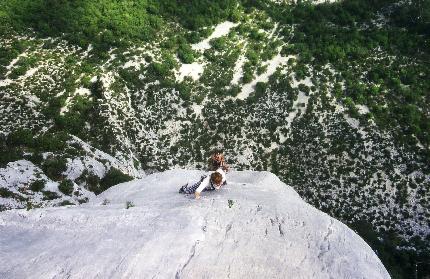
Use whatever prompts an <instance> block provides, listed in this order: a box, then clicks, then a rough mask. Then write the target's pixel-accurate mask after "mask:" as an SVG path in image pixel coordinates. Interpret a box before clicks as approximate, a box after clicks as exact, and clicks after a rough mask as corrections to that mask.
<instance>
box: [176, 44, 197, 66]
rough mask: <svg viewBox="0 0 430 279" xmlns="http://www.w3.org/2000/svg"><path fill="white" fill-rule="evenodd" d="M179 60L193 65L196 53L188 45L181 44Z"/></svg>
mask: <svg viewBox="0 0 430 279" xmlns="http://www.w3.org/2000/svg"><path fill="white" fill-rule="evenodd" d="M178 58H179V60H181V62H182V63H185V64H191V63H193V62H194V52H193V50H192V49H191V47H190V46H189V45H187V44H181V45H180V46H179V49H178Z"/></svg>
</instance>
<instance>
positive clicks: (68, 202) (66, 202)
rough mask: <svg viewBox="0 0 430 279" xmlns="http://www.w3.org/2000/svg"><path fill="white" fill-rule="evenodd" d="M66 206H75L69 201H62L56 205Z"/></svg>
mask: <svg viewBox="0 0 430 279" xmlns="http://www.w3.org/2000/svg"><path fill="white" fill-rule="evenodd" d="M66 205H75V204H74V203H72V202H71V201H69V200H65V201H62V202H60V203H59V204H58V206H66Z"/></svg>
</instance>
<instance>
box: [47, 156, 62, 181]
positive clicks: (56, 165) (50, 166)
mask: <svg viewBox="0 0 430 279" xmlns="http://www.w3.org/2000/svg"><path fill="white" fill-rule="evenodd" d="M42 170H43V172H44V173H45V174H46V176H48V177H49V178H50V179H52V180H58V179H59V178H61V176H62V174H63V172H65V171H66V170H67V160H66V159H64V158H52V157H51V158H49V159H48V160H46V161H45V162H44V163H43V165H42Z"/></svg>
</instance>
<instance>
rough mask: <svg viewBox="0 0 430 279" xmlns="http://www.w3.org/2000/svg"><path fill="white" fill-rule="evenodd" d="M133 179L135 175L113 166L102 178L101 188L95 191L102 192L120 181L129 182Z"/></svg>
mask: <svg viewBox="0 0 430 279" xmlns="http://www.w3.org/2000/svg"><path fill="white" fill-rule="evenodd" d="M130 180H133V177H131V176H129V175H127V174H124V173H123V172H122V171H120V170H119V169H116V168H111V169H110V170H109V171H108V172H107V174H106V175H105V177H103V178H102V179H101V180H100V188H98V189H97V191H95V192H94V193H95V194H100V193H101V192H103V191H105V190H107V189H109V188H110V187H112V186H114V185H117V184H119V183H123V182H127V181H130Z"/></svg>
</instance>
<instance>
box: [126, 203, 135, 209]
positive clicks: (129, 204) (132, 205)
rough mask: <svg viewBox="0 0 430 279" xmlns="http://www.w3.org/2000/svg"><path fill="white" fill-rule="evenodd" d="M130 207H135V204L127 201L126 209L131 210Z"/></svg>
mask: <svg viewBox="0 0 430 279" xmlns="http://www.w3.org/2000/svg"><path fill="white" fill-rule="evenodd" d="M130 207H134V203H133V202H131V201H127V202H126V203H125V208H126V209H129V208H130Z"/></svg>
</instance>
